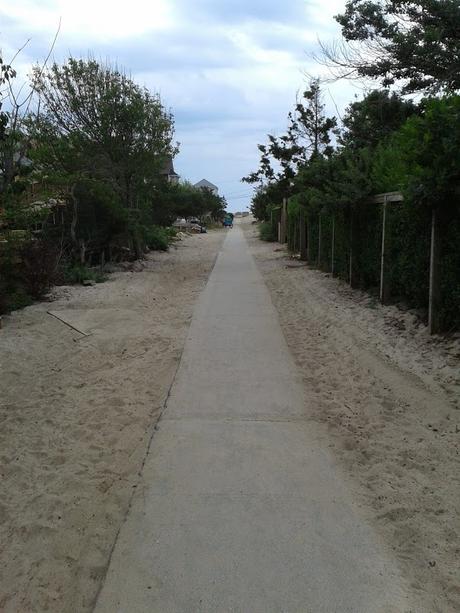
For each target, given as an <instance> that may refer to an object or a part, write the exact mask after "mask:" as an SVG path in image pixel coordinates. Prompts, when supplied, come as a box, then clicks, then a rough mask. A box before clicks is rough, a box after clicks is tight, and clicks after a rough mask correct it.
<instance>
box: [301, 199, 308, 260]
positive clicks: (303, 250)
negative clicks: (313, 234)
mask: <svg viewBox="0 0 460 613" xmlns="http://www.w3.org/2000/svg"><path fill="white" fill-rule="evenodd" d="M299 225H300V228H299V241H300V259H301V260H304V261H305V260H306V259H307V228H306V225H305V211H304V210H303V209H302V208H301V209H300V214H299Z"/></svg>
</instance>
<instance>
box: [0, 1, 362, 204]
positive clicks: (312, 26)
mask: <svg viewBox="0 0 460 613" xmlns="http://www.w3.org/2000/svg"><path fill="white" fill-rule="evenodd" d="M340 1H341V0H333V2H334V4H335V5H337V4H340ZM31 2H34V0H31ZM344 3H345V0H343V3H342V4H343V5H344ZM53 6H54V2H53V0H47V1H46V2H42V1H41V0H36V7H39V8H40V9H41V8H42V7H43V8H45V7H46V8H47V9H48V10H49V11H50V14H51V15H53ZM169 6H171V7H173V13H172V14H173V21H172V23H170V24H169V25H168V27H166V28H159V29H156V30H152V31H150V30H149V31H148V32H145V31H144V33H143V34H141V35H139V36H136V37H126V36H125V37H120V36H119V33H117V35H116V36H112V37H111V36H109V35H106V36H101V37H100V39H99V38H95V37H94V32H93V35H92V36H91V37H89V35H86V34H85V32H81V33H78V35H76V34H75V32H72V33H67V30H66V24H65V23H64V24H63V29H62V33H61V35H60V37H59V39H58V42H57V45H56V48H55V51H54V55H55V59H56V60H57V61H64V60H65V58H66V57H67V56H68V55H69V54H71V55H73V56H75V57H78V56H83V57H85V56H87V55H88V54H91V55H92V56H93V57H95V58H96V59H101V60H102V61H106V60H107V59H109V60H110V61H111V62H112V63H117V64H118V66H120V67H123V68H125V69H126V70H127V71H128V72H130V73H131V74H132V76H133V78H134V79H135V80H136V81H137V82H139V83H141V84H143V85H146V86H147V87H149V88H150V89H151V90H152V91H156V92H159V93H160V95H161V97H162V100H163V103H164V104H165V106H167V107H168V108H169V107H171V110H172V111H173V113H174V116H175V122H176V132H177V140H178V141H180V142H181V150H180V154H179V156H178V158H177V160H176V161H175V166H176V170H177V172H178V173H179V174H181V175H182V176H183V177H184V178H188V179H190V180H192V181H194V182H195V181H198V180H199V179H202V178H207V179H209V180H210V181H212V182H213V183H216V184H217V185H219V186H220V188H221V193H223V194H224V195H225V193H227V194H230V195H231V197H229V202H230V204H231V207H232V208H233V209H234V210H235V209H240V208H242V207H243V205H246V204H249V194H250V193H251V187H250V186H247V185H244V184H241V183H240V179H241V177H242V176H244V175H246V174H248V173H249V172H251V171H252V170H254V169H255V168H256V167H257V164H258V151H257V147H256V145H257V143H259V142H264V140H265V138H266V134H267V133H278V134H280V133H282V132H283V131H284V130H285V128H286V115H287V113H288V111H289V110H290V109H291V108H292V106H293V104H294V102H295V96H296V91H298V90H301V89H302V88H303V87H304V86H305V77H304V75H303V71H305V69H308V70H309V71H310V72H313V73H315V71H316V70H317V68H318V67H317V66H312V65H311V61H310V60H309V56H308V52H311V50H312V49H313V48H315V47H316V43H315V40H316V35H317V34H318V35H320V36H328V35H329V34H330V32H331V31H333V30H334V27H335V26H334V23H333V21H332V20H331V19H330V17H327V16H326V17H325V11H326V8H327V7H326V6H325V5H324V6H322V5H321V3H320V2H319V1H318V0H290V1H289V2H286V3H283V2H280V0H277V1H274V0H229V1H225V2H218V1H216V0H195V1H194V2H190V0H169ZM328 6H329V4H328ZM335 8H337V6H335ZM126 10H129V6H128V7H127V9H126ZM331 10H332V9H331ZM334 12H335V13H336V12H338V11H337V10H334ZM139 19H142V14H140V15H139ZM57 23H58V13H57V12H56V14H55V22H54V21H53V20H52V22H51V23H50V24H49V29H48V30H47V31H46V32H44V31H43V32H42V31H36V29H35V28H34V24H33V23H28V22H27V20H25V19H23V20H19V19H13V18H11V17H10V16H9V14H8V9H7V8H1V9H0V46H1V47H2V48H3V49H4V50H5V49H6V48H7V49H8V51H10V50H14V49H16V48H18V47H19V46H21V45H22V44H23V43H24V42H25V40H26V39H27V38H29V37H30V36H31V37H32V40H31V42H30V44H29V45H28V46H27V48H26V49H25V50H24V51H23V53H22V54H21V58H20V64H21V65H22V64H23V65H27V64H30V63H32V62H35V61H37V60H40V59H43V58H44V57H45V56H46V54H47V52H48V49H49V45H50V42H51V40H52V38H53V33H54V29H55V27H56V26H57ZM335 29H337V28H335ZM346 89H347V88H344V87H343V85H341V86H340V88H339V91H338V93H337V100H338V101H339V104H341V103H342V101H344V102H343V103H345V101H346V99H348V100H349V99H350V98H351V94H350V95H349V96H348V98H347V97H346ZM326 99H327V102H328V105H329V107H330V109H331V113H335V109H334V107H333V104H332V100H330V99H329V98H327V97H326ZM245 194H248V196H247V197H246V196H245ZM241 195H243V197H242V196H241Z"/></svg>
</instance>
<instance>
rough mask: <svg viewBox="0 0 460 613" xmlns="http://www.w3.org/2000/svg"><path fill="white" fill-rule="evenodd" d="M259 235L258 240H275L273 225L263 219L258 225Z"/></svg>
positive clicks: (271, 241)
mask: <svg viewBox="0 0 460 613" xmlns="http://www.w3.org/2000/svg"><path fill="white" fill-rule="evenodd" d="M259 237H260V240H263V241H268V242H270V243H273V242H274V241H276V240H277V238H278V237H277V236H276V232H275V229H274V227H273V226H272V224H271V223H270V222H269V221H263V222H262V223H261V224H260V226H259Z"/></svg>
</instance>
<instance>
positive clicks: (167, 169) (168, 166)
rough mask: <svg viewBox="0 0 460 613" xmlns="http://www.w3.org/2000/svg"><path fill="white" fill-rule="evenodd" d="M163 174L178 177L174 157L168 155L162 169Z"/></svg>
mask: <svg viewBox="0 0 460 613" xmlns="http://www.w3.org/2000/svg"><path fill="white" fill-rule="evenodd" d="M160 174H161V175H167V176H170V177H178V176H179V175H178V174H177V172H176V171H175V170H174V165H173V159H172V157H168V158H167V160H166V161H165V163H164V165H163V168H162V169H161V171H160Z"/></svg>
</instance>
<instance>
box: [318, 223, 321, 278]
mask: <svg viewBox="0 0 460 613" xmlns="http://www.w3.org/2000/svg"><path fill="white" fill-rule="evenodd" d="M318 268H321V213H319V214H318Z"/></svg>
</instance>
